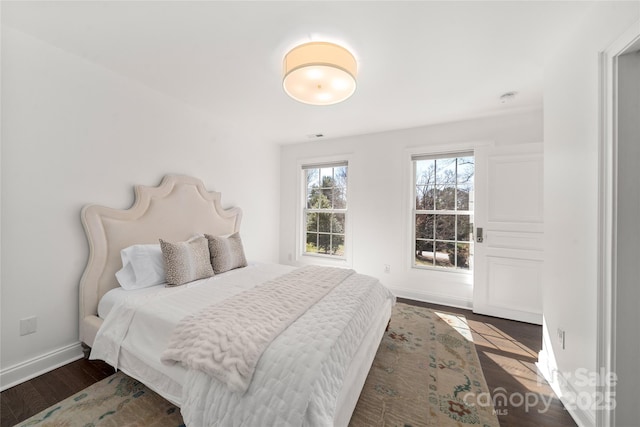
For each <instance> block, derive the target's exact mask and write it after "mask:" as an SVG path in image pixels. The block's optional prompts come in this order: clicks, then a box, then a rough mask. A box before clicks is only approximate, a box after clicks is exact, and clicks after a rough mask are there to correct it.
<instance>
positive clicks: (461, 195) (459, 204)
mask: <svg viewBox="0 0 640 427" xmlns="http://www.w3.org/2000/svg"><path fill="white" fill-rule="evenodd" d="M471 189H472V187H471V185H470V184H458V194H457V196H458V197H457V200H456V209H458V210H459V211H468V210H469V209H470V208H469V206H470V203H469V201H470V197H471Z"/></svg>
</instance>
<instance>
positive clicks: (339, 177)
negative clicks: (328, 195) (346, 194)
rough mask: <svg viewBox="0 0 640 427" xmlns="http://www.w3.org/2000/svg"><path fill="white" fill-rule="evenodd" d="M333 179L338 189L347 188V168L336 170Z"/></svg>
mask: <svg viewBox="0 0 640 427" xmlns="http://www.w3.org/2000/svg"><path fill="white" fill-rule="evenodd" d="M333 179H334V182H335V186H336V187H346V186H347V167H346V166H340V167H338V168H334V170H333Z"/></svg>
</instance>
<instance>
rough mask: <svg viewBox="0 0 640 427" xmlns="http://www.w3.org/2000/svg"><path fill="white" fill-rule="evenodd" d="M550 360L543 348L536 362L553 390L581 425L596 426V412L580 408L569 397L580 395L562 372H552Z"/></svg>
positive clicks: (586, 426) (585, 426)
mask: <svg viewBox="0 0 640 427" xmlns="http://www.w3.org/2000/svg"><path fill="white" fill-rule="evenodd" d="M550 362H551V361H550V360H549V359H548V356H547V352H546V351H544V350H542V351H540V352H539V353H538V362H536V366H537V367H538V370H539V371H540V373H541V374H542V376H543V377H544V379H545V380H547V382H548V383H549V385H551V388H552V389H553V392H554V393H555V394H556V396H557V397H558V399H560V401H561V402H562V404H563V405H564V407H565V409H566V410H567V412H569V415H571V418H573V420H574V421H575V422H576V424H578V426H580V427H595V425H596V419H595V414H594V413H593V412H592V411H589V410H586V409H584V408H580V407H579V405H576V404H575V402H574V401H573V400H572V399H569V398H568V396H578V395H579V394H578V392H577V390H576V389H575V388H574V387H573V385H572V384H571V383H570V382H569V381H567V379H566V378H565V376H564V375H562V373H561V372H559V371H558V372H552V369H553V368H552V367H551V366H552V365H551V363H550Z"/></svg>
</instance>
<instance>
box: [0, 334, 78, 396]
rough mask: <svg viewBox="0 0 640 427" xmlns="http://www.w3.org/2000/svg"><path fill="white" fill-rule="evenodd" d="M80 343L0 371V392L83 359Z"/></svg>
mask: <svg viewBox="0 0 640 427" xmlns="http://www.w3.org/2000/svg"><path fill="white" fill-rule="evenodd" d="M82 357H83V353H82V346H81V345H80V342H76V343H73V344H70V345H68V346H65V347H61V348H59V349H56V350H53V351H50V352H49V353H45V354H42V355H40V356H37V357H34V358H33V359H29V360H26V361H24V362H21V363H18V364H15V365H13V366H9V367H8V368H5V369H2V370H0V391H4V390H6V389H8V388H11V387H13V386H16V385H18V384H20V383H23V382H25V381H29V380H30V379H32V378H35V377H37V376H38V375H42V374H44V373H47V372H49V371H52V370H54V369H56V368H59V367H60V366H64V365H66V364H68V363H71V362H73V361H76V360H78V359H82Z"/></svg>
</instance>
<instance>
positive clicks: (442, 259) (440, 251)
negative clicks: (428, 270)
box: [435, 241, 456, 267]
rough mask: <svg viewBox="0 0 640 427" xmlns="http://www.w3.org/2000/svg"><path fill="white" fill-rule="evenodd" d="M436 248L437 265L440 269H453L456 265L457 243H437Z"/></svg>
mask: <svg viewBox="0 0 640 427" xmlns="http://www.w3.org/2000/svg"><path fill="white" fill-rule="evenodd" d="M435 248H436V253H435V257H436V265H437V266H439V267H453V266H454V265H455V264H454V262H455V248H456V245H455V243H451V242H438V241H436V243H435Z"/></svg>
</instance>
